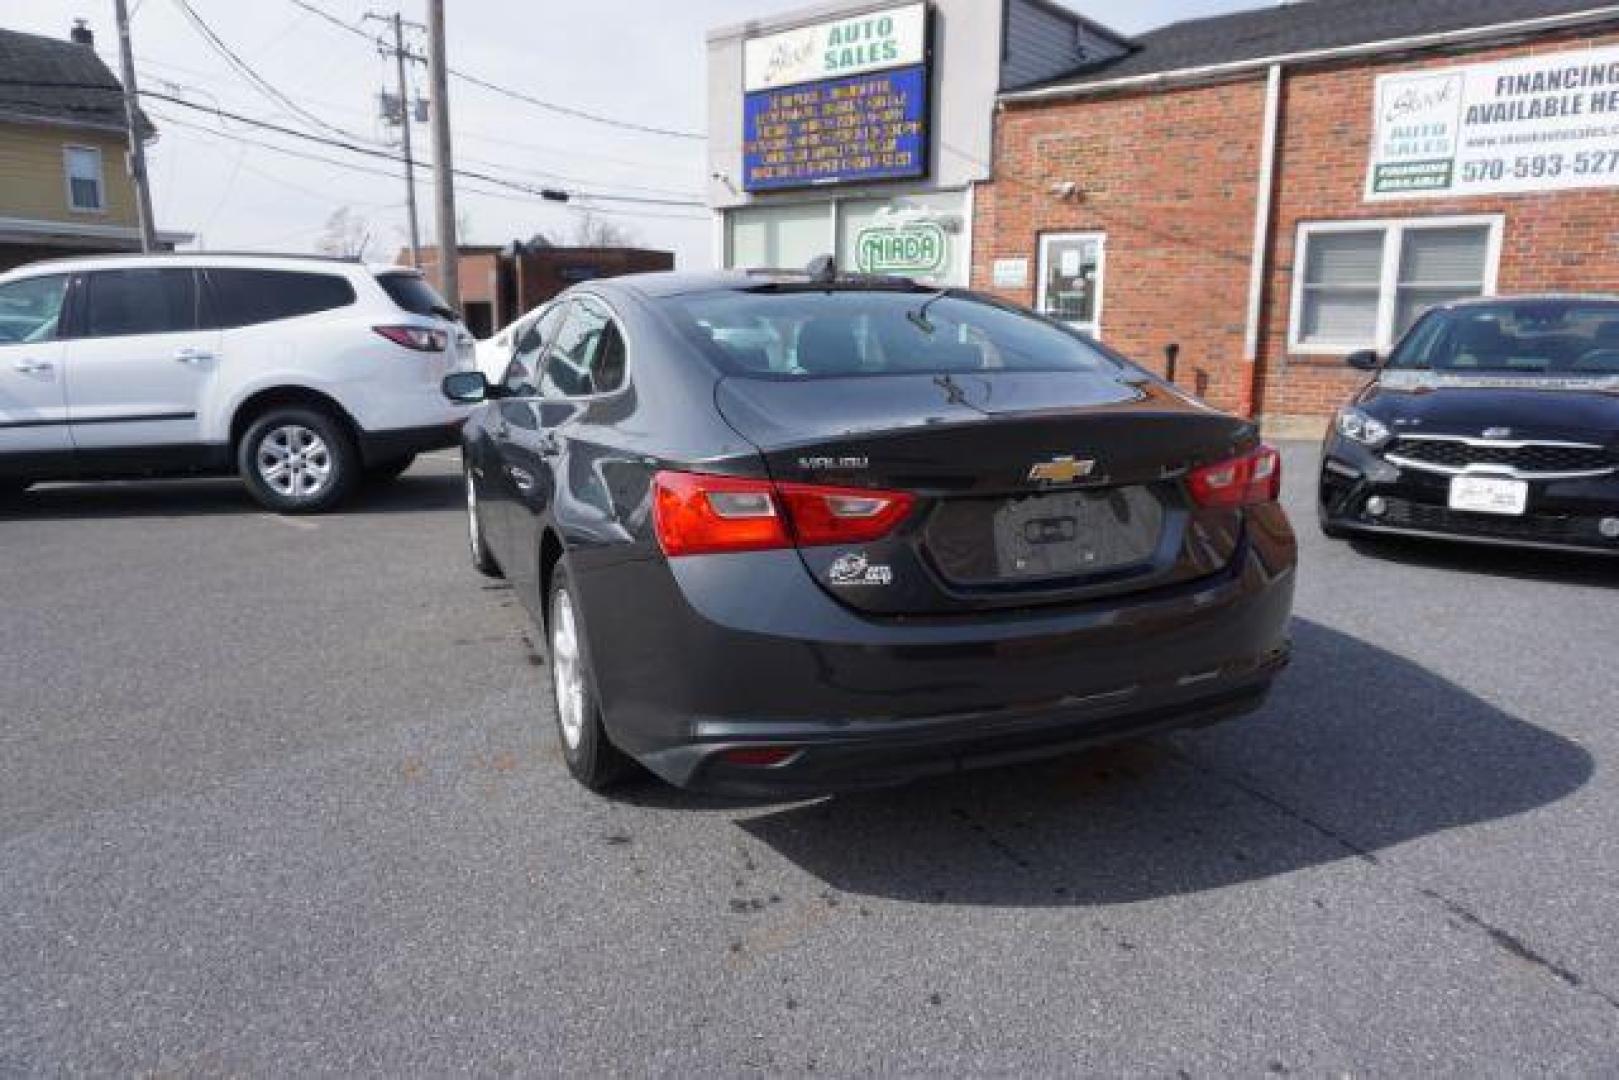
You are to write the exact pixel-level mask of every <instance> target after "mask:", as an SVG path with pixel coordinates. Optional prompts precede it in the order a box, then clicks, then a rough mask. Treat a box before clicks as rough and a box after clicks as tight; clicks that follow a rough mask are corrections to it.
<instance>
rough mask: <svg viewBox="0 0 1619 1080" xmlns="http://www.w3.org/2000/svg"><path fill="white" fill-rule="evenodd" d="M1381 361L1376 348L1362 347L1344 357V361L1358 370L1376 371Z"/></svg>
mask: <svg viewBox="0 0 1619 1080" xmlns="http://www.w3.org/2000/svg"><path fill="white" fill-rule="evenodd" d="M1382 362H1383V358H1382V357H1381V356H1379V355H1378V354H1377V350H1376V349H1362V350H1360V351H1359V352H1352V353H1350V354H1349V355H1348V356H1346V357H1344V363H1346V364H1348V365H1349V366H1350V367H1352V368H1355V369H1356V370H1358V371H1376V370H1377V365H1379V364H1381V363H1382Z"/></svg>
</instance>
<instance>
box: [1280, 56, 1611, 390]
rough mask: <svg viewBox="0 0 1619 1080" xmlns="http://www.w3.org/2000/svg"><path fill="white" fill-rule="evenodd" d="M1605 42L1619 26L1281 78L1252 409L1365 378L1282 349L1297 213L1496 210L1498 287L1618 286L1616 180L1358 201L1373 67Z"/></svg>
mask: <svg viewBox="0 0 1619 1080" xmlns="http://www.w3.org/2000/svg"><path fill="white" fill-rule="evenodd" d="M1615 43H1619V33H1608V34H1606V35H1597V36H1590V35H1586V36H1580V35H1566V34H1565V35H1560V36H1557V37H1549V38H1546V39H1544V40H1542V41H1539V42H1537V43H1535V44H1533V45H1518V46H1512V47H1508V48H1495V49H1487V50H1477V51H1473V52H1469V53H1466V54H1463V55H1453V56H1440V57H1429V58H1424V59H1421V60H1416V61H1411V60H1407V61H1405V62H1401V63H1390V64H1382V65H1378V66H1375V67H1364V66H1360V67H1353V68H1345V69H1340V70H1336V71H1320V72H1305V73H1300V74H1295V75H1292V76H1290V77H1289V78H1288V79H1287V81H1286V83H1285V92H1284V96H1283V128H1282V131H1283V137H1282V140H1281V144H1280V150H1279V157H1278V177H1279V183H1278V185H1277V189H1276V190H1277V198H1276V225H1275V232H1274V234H1273V237H1272V246H1271V253H1272V254H1271V267H1272V271H1271V274H1270V278H1269V283H1268V290H1267V297H1266V300H1267V303H1266V306H1265V317H1264V323H1263V326H1264V337H1263V343H1264V344H1263V348H1262V350H1261V357H1262V360H1263V363H1262V364H1261V368H1260V386H1259V394H1258V402H1259V410H1260V411H1261V412H1263V413H1265V414H1266V415H1267V416H1298V415H1319V414H1322V413H1327V412H1330V411H1331V410H1332V409H1333V408H1335V407H1336V406H1337V405H1339V404H1341V403H1342V402H1343V401H1344V399H1345V398H1346V397H1348V396H1349V394H1350V393H1351V392H1353V390H1354V389H1355V388H1356V387H1357V386H1359V385H1360V383H1361V381H1362V379H1363V378H1364V377H1363V376H1358V375H1357V374H1356V373H1353V372H1352V371H1350V370H1349V369H1346V368H1345V367H1344V366H1343V365H1342V363H1341V360H1340V359H1339V358H1332V357H1318V356H1294V355H1289V353H1288V348H1287V339H1288V320H1289V316H1290V314H1291V306H1292V286H1293V267H1294V259H1295V248H1296V246H1297V239H1298V225H1299V222H1301V221H1319V220H1345V219H1354V218H1406V217H1430V216H1436V215H1449V214H1500V215H1502V216H1503V217H1504V219H1505V221H1504V225H1503V233H1502V251H1501V262H1500V267H1499V281H1498V282H1497V289H1498V291H1500V292H1502V293H1513V292H1534V291H1543V290H1576V291H1585V290H1615V291H1619V189H1615V188H1607V189H1590V190H1584V191H1563V192H1552V193H1547V194H1543V195H1542V194H1525V195H1493V196H1489V197H1486V198H1477V199H1403V200H1398V201H1388V202H1375V203H1367V202H1365V201H1363V195H1364V187H1365V183H1366V169H1367V162H1368V158H1369V157H1370V152H1371V143H1372V119H1373V118H1372V95H1373V85H1374V83H1375V81H1376V79H1377V76H1379V75H1381V74H1385V73H1387V72H1390V71H1407V70H1418V69H1422V68H1434V67H1454V66H1461V65H1465V64H1470V63H1477V62H1481V61H1488V60H1501V59H1508V58H1512V57H1520V56H1529V55H1533V54H1538V53H1549V52H1565V51H1568V50H1570V49H1576V48H1580V47H1582V46H1585V45H1611V44H1615Z"/></svg>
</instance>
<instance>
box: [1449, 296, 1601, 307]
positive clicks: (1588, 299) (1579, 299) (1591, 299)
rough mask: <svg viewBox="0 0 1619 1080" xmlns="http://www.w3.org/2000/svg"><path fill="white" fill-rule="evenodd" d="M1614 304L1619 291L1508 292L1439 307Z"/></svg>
mask: <svg viewBox="0 0 1619 1080" xmlns="http://www.w3.org/2000/svg"><path fill="white" fill-rule="evenodd" d="M1524 303H1528V304H1544V303H1564V304H1591V303H1598V304H1614V303H1619V293H1558V292H1546V293H1510V294H1508V295H1505V296H1475V297H1472V298H1470V299H1467V300H1452V301H1451V302H1450V303H1448V304H1442V305H1440V306H1441V307H1444V308H1448V309H1453V310H1465V309H1467V308H1475V307H1489V306H1491V305H1494V304H1524Z"/></svg>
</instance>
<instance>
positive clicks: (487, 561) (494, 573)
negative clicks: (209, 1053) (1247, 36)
mask: <svg viewBox="0 0 1619 1080" xmlns="http://www.w3.org/2000/svg"><path fill="white" fill-rule="evenodd" d="M461 475H462V476H463V477H464V478H465V479H466V485H467V547H468V549H469V550H470V551H471V553H472V568H473V569H474V570H476V571H478V573H480V574H482V575H483V576H484V577H490V578H502V577H505V576H506V574H505V572H504V571H502V570H501V568H500V563H498V562H496V561H495V553H494V552H492V551H490V550H489V543H488V541H486V540H485V539H484V535H485V534H484V527H483V507H482V506H481V505H480V504H479V501H478V486H477V484H476V483H474V482H473V479H472V466H471V465H470V464H465V463H463V464H462V466H461Z"/></svg>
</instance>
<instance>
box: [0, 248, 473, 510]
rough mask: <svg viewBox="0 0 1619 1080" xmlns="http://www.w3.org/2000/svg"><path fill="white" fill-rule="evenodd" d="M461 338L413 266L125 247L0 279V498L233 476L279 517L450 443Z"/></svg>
mask: <svg viewBox="0 0 1619 1080" xmlns="http://www.w3.org/2000/svg"><path fill="white" fill-rule="evenodd" d="M471 361H472V339H471V336H470V335H469V334H467V333H466V331H465V330H463V329H462V328H461V326H460V325H459V324H458V322H457V321H456V320H455V313H454V312H453V311H451V310H450V309H449V307H447V306H446V305H445V303H444V301H443V300H442V299H441V298H440V297H439V295H438V294H437V293H436V292H435V291H434V290H433V288H432V287H431V286H430V285H428V284H427V282H426V281H425V280H423V278H422V276H421V275H420V274H419V273H418V272H417V271H415V270H411V269H406V268H402V267H386V268H377V267H367V266H365V265H363V264H361V263H358V262H353V261H345V260H336V259H317V258H308V257H299V256H264V255H156V256H150V255H131V256H102V257H93V258H83V259H64V260H57V261H51V262H45V263H35V264H32V265H29V266H26V267H22V268H20V269H17V270H13V271H11V272H9V273H6V274H3V275H0V496H4V495H7V494H14V493H16V492H18V491H20V490H22V489H24V488H26V487H28V486H29V485H30V484H32V483H35V482H38V481H44V480H83V479H116V478H129V477H145V476H176V475H198V474H204V475H206V474H220V473H229V472H231V471H235V472H237V473H239V474H240V475H241V477H242V479H243V480H244V481H245V482H246V483H247V486H248V489H249V490H250V491H251V492H252V493H253V495H254V497H255V498H256V499H258V501H259V502H261V503H262V504H264V505H265V506H266V507H269V508H270V509H272V510H277V511H280V512H283V513H309V512H315V511H320V510H325V509H328V508H330V507H332V506H333V505H335V504H336V503H338V502H339V501H340V500H342V499H343V498H344V496H346V495H348V494H349V493H350V492H351V491H353V490H354V487H355V485H356V484H358V483H359V482H360V481H361V480H363V479H366V478H368V477H370V478H377V479H390V478H392V477H395V476H398V475H399V474H400V473H402V472H404V470H405V469H406V468H408V467H409V465H410V463H411V460H412V459H413V458H414V456H415V455H416V454H417V453H418V452H421V451H426V450H432V449H438V448H443V447H451V446H455V445H457V443H458V442H459V433H460V428H461V424H462V422H463V421H464V420H465V415H466V414H465V410H463V409H461V408H460V407H458V406H454V405H451V404H450V403H448V402H447V401H445V399H444V397H443V395H442V394H441V393H440V392H439V381H440V380H441V379H442V378H443V376H444V374H445V373H446V372H447V371H449V370H451V369H452V368H456V367H462V366H468V365H470V364H471Z"/></svg>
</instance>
